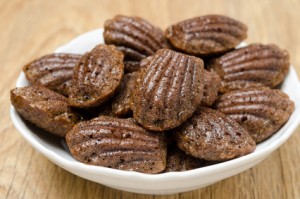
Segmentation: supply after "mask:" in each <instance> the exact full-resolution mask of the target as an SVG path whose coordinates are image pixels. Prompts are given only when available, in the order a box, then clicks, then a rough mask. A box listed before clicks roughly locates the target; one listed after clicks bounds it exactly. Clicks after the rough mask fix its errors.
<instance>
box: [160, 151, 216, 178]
mask: <svg viewBox="0 0 300 199" xmlns="http://www.w3.org/2000/svg"><path fill="white" fill-rule="evenodd" d="M212 164H214V163H213V162H211V161H207V160H203V159H199V158H194V157H193V156H190V155H187V154H186V153H185V152H183V151H181V150H180V149H178V148H177V147H176V146H173V145H172V146H170V147H168V155H167V165H166V169H165V170H164V172H172V171H188V170H192V169H197V168H200V167H205V166H209V165H212Z"/></svg>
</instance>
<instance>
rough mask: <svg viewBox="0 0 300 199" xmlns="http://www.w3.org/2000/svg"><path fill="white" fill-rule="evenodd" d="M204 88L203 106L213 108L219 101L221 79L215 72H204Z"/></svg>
mask: <svg viewBox="0 0 300 199" xmlns="http://www.w3.org/2000/svg"><path fill="white" fill-rule="evenodd" d="M203 74H204V88H203V99H202V102H201V106H211V105H212V104H213V103H214V102H215V101H216V100H217V99H218V92H219V89H220V87H221V78H220V77H219V75H217V73H215V72H213V71H212V72H209V71H207V70H204V73H203Z"/></svg>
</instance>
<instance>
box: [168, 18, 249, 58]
mask: <svg viewBox="0 0 300 199" xmlns="http://www.w3.org/2000/svg"><path fill="white" fill-rule="evenodd" d="M165 35H166V37H167V38H168V40H169V42H170V43H171V44H172V46H173V47H175V48H176V49H178V50H181V51H183V52H186V53H190V54H196V55H204V56H207V55H214V54H219V53H222V52H226V51H228V50H230V49H232V48H234V47H235V46H237V45H238V44H239V43H240V42H241V41H243V40H244V39H245V38H246V37H247V26H246V25H244V24H243V23H241V22H239V21H237V20H234V19H232V18H229V17H226V16H222V15H206V16H200V17H195V18H192V19H188V20H185V21H182V22H179V23H177V24H174V25H172V26H170V27H169V28H168V29H167V30H166V32H165Z"/></svg>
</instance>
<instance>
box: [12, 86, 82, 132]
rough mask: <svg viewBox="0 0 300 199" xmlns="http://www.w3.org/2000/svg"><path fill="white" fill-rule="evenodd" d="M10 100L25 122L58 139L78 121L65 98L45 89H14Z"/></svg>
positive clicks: (34, 87) (32, 87) (36, 87)
mask: <svg viewBox="0 0 300 199" xmlns="http://www.w3.org/2000/svg"><path fill="white" fill-rule="evenodd" d="M10 100H11V103H12V105H13V106H14V107H15V109H16V110H17V112H18V113H19V114H20V115H21V116H22V117H23V118H24V119H25V120H27V121H29V122H31V123H33V124H34V125H36V126H38V127H40V128H42V129H44V130H46V131H48V132H50V133H53V134H55V135H58V136H60V137H64V136H65V135H66V133H67V132H68V131H69V130H71V129H72V127H73V126H74V125H75V124H76V123H77V122H78V121H79V118H78V116H77V114H75V113H74V112H73V111H72V110H71V109H70V107H69V105H68V100H67V98H65V97H64V96H62V95H60V94H58V93H56V92H54V91H52V90H49V89H47V88H46V87H42V86H27V87H22V88H15V89H13V90H11V92H10Z"/></svg>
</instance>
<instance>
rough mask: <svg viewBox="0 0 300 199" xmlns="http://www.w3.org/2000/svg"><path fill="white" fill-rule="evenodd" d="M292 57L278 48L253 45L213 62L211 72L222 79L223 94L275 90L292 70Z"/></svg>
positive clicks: (221, 89)
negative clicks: (252, 90) (234, 91)
mask: <svg viewBox="0 0 300 199" xmlns="http://www.w3.org/2000/svg"><path fill="white" fill-rule="evenodd" d="M289 65H290V63H289V55H288V52H287V51H286V50H281V49H280V48H279V47H278V46H276V45H274V44H270V45H262V44H251V45H248V46H246V47H243V48H239V49H236V50H234V51H231V52H229V53H226V54H224V55H222V56H221V57H219V58H216V59H214V60H212V61H211V62H210V63H209V64H208V68H209V70H214V71H215V72H217V73H218V75H219V76H220V77H221V79H222V83H221V84H222V85H221V88H220V92H222V93H225V92H228V91H232V90H238V89H243V88H249V87H261V86H267V87H271V88H274V87H276V86H277V85H279V84H280V83H281V82H282V81H283V80H284V78H285V76H286V74H287V72H288V70H289Z"/></svg>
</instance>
